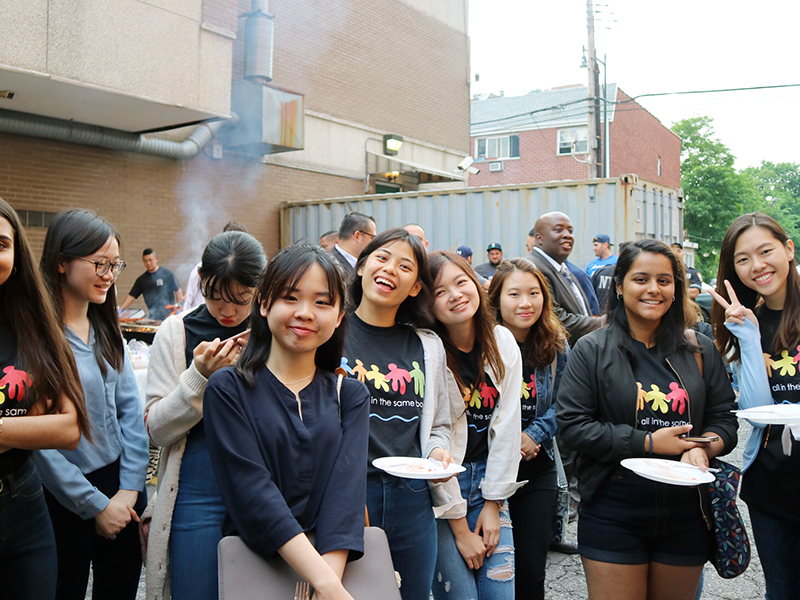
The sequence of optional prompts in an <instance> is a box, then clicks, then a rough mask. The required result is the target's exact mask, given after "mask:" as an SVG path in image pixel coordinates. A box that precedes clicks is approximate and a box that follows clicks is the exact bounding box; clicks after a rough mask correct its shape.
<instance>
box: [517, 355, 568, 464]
mask: <svg viewBox="0 0 800 600" xmlns="http://www.w3.org/2000/svg"><path fill="white" fill-rule="evenodd" d="M569 352H570V349H569V344H567V348H566V353H564V354H559V355H558V358H557V361H556V379H555V382H554V381H553V377H552V366H551V365H549V364H548V365H545V366H543V367H538V368H537V369H536V371H535V374H536V416H535V417H534V418H533V420H532V421H531V422H530V424H529V425H528V426H527V427H526V428H525V429H524V430H523V433H527V434H528V436H529V437H530V438H531V439H532V440H533V441H534V442H536V443H537V444H541V445H542V446H543V447H544V450H545V452H547V456H549V457H550V458H551V459H552V458H553V438H554V437H555V435H556V433H558V426H557V425H556V403H555V399H556V396H557V394H558V384H559V383H560V382H561V374H562V373H563V372H564V367H565V366H566V364H567V357H568V356H569Z"/></svg>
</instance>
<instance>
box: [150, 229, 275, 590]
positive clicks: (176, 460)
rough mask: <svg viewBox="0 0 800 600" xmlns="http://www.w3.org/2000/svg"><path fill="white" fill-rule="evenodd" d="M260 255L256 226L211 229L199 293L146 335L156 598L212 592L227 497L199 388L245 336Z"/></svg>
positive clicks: (152, 574) (264, 261)
mask: <svg viewBox="0 0 800 600" xmlns="http://www.w3.org/2000/svg"><path fill="white" fill-rule="evenodd" d="M266 264H267V257H266V255H265V254H264V248H263V247H262V246H261V244H260V243H259V242H258V240H256V239H255V238H254V237H253V236H251V235H249V234H247V233H243V232H240V231H230V232H227V233H221V234H220V235H217V236H214V237H213V238H212V239H211V241H210V242H209V243H208V245H207V246H206V247H205V250H204V251H203V258H202V262H201V263H200V268H199V273H200V288H201V291H202V294H203V297H204V298H205V303H204V304H201V305H200V306H198V307H197V308H196V309H195V310H192V311H190V312H188V313H181V314H178V315H173V316H171V317H169V318H167V320H166V321H164V323H162V325H161V327H159V329H158V333H157V334H156V337H155V339H154V340H153V347H152V349H151V351H150V364H149V367H148V371H147V406H146V408H145V424H146V425H147V431H148V433H149V435H150V439H151V440H152V441H153V443H155V444H157V445H159V446H162V447H163V450H162V452H161V460H160V463H159V477H158V495H157V497H156V500H155V503H153V502H151V506H150V507H148V511H147V512H146V513H145V519H147V517H149V516H150V513H151V510H150V509H152V522H151V523H150V527H149V539H148V545H147V547H148V552H147V565H146V566H147V597H148V598H151V599H153V600H162V599H163V600H169V598H170V593H171V594H172V598H173V599H174V600H183V599H192V600H194V599H197V600H206V599H207V600H212V599H216V598H217V596H218V594H219V591H218V582H217V544H218V543H219V541H220V539H222V533H221V530H220V528H221V526H222V519H223V517H224V516H225V505H224V504H223V502H222V496H220V492H219V487H218V486H217V482H216V480H215V479H214V473H213V472H212V470H211V459H210V458H209V455H208V446H207V445H206V436H205V429H204V427H203V393H204V392H205V390H206V385H207V383H208V378H209V377H211V375H212V373H214V372H215V371H218V370H219V369H221V368H222V367H227V366H230V365H231V364H233V362H234V361H235V360H236V358H237V356H238V354H239V352H240V350H241V348H242V346H243V345H244V343H245V340H246V334H245V333H244V332H245V330H246V329H247V326H248V322H249V317H250V309H251V305H252V303H253V294H254V292H255V291H256V285H257V284H258V278H259V276H260V275H261V272H262V271H263V269H264V267H265V266H266ZM237 336H238V337H237ZM145 523H146V521H145Z"/></svg>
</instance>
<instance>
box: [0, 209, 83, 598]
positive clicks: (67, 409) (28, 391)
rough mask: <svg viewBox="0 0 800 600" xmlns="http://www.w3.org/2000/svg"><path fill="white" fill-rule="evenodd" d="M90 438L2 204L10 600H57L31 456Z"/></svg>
mask: <svg viewBox="0 0 800 600" xmlns="http://www.w3.org/2000/svg"><path fill="white" fill-rule="evenodd" d="M81 433H83V434H84V435H86V436H87V437H90V432H89V425H88V421H87V417H86V408H85V404H84V398H83V391H82V390H81V387H80V382H79V381H78V373H77V370H76V368H75V362H74V361H73V359H72V353H71V351H70V349H69V346H68V344H67V341H66V339H65V338H64V334H63V332H62V330H61V327H60V326H59V324H58V320H57V319H56V316H55V311H54V309H53V306H52V304H51V301H50V298H49V295H48V293H47V292H46V290H45V287H44V283H43V281H42V278H41V275H40V272H39V269H38V267H37V266H36V264H35V263H34V261H33V257H32V255H31V250H30V245H29V244H28V239H27V237H26V235H25V230H24V228H23V227H22V224H21V222H20V220H19V217H18V216H17V213H16V212H14V209H13V208H11V206H9V205H8V204H7V203H6V202H5V201H4V200H2V199H0V515H2V519H1V520H2V527H3V530H4V531H3V535H2V539H0V581H1V582H2V583H1V584H0V585H2V590H3V592H2V593H3V596H4V597H8V598H30V599H33V600H39V599H43V600H44V599H52V598H54V597H55V593H56V568H57V565H56V543H55V538H54V536H53V527H52V525H51V523H50V516H49V515H48V511H47V505H46V504H45V501H44V496H43V495H42V485H41V481H40V479H39V475H38V474H37V472H36V468H35V467H34V466H33V462H32V461H31V460H30V456H31V450H35V449H39V448H57V449H64V450H74V449H75V448H76V447H77V446H78V442H79V441H80V438H81Z"/></svg>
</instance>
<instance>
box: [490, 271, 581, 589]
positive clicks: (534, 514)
mask: <svg viewBox="0 0 800 600" xmlns="http://www.w3.org/2000/svg"><path fill="white" fill-rule="evenodd" d="M489 305H490V308H491V310H492V311H493V312H494V314H496V315H497V321H498V322H499V323H501V324H502V325H503V326H504V327H506V328H507V329H509V330H510V331H511V333H512V334H513V335H514V339H515V340H516V342H517V345H518V346H519V349H520V351H521V353H522V393H521V396H520V403H521V406H522V415H521V416H522V445H521V453H522V461H521V462H520V463H519V473H518V475H517V481H527V482H528V483H526V484H525V485H524V486H523V487H522V489H519V490H517V492H516V493H515V494H514V495H513V496H512V497H511V498H510V499H509V501H508V506H509V508H510V512H511V521H512V523H513V524H514V547H515V561H516V566H517V572H516V575H515V577H514V584H515V588H516V598H517V600H523V599H526V598H535V599H537V600H541V599H542V598H544V578H545V565H546V563H547V550H548V546H549V543H550V534H551V530H552V523H553V520H554V519H555V513H556V501H557V495H558V481H557V475H556V464H555V461H554V456H553V437H554V436H555V434H556V430H557V428H556V402H555V399H556V394H557V393H558V385H559V383H560V381H561V374H562V372H563V371H564V367H565V366H566V364H567V356H568V354H569V345H568V344H567V331H566V330H565V329H564V327H563V326H562V325H561V322H560V321H559V320H558V317H556V315H555V313H554V312H553V308H552V303H551V300H550V289H549V288H548V287H547V280H546V279H545V278H544V275H542V273H541V272H540V271H539V270H538V269H537V268H536V267H535V266H534V264H533V263H532V262H530V261H529V260H526V259H524V258H515V259H512V260H510V261H509V260H506V261H503V262H502V263H500V266H499V267H497V271H495V274H494V277H493V278H492V285H491V287H490V288H489ZM553 367H555V368H553Z"/></svg>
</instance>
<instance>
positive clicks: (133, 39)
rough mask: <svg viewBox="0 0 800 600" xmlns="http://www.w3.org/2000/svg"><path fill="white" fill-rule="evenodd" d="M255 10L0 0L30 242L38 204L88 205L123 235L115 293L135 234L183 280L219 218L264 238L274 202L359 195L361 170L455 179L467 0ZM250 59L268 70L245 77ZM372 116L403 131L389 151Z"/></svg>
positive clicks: (3, 104)
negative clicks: (255, 55)
mask: <svg viewBox="0 0 800 600" xmlns="http://www.w3.org/2000/svg"><path fill="white" fill-rule="evenodd" d="M259 7H260V8H261V9H262V13H261V14H258V15H256V16H257V18H258V21H259V22H257V23H255V24H254V25H253V28H254V29H260V30H261V32H262V33H264V32H266V40H267V42H269V43H268V44H267V48H268V51H267V52H266V55H263V54H262V55H260V62H258V61H256V62H257V64H256V66H255V67H253V63H251V64H250V66H249V67H248V65H245V54H246V52H245V40H246V37H247V36H246V35H245V33H246V31H247V32H248V34H249V32H250V26H249V25H248V23H249V20H248V18H247V15H248V14H250V15H251V16H252V13H254V12H257V9H259ZM266 9H267V2H266V0H262V1H260V2H259V1H258V0H256V1H254V0H170V1H169V2H166V1H163V0H155V1H153V0H150V1H147V2H145V1H143V0H108V1H107V2H96V1H92V0H73V1H71V2H65V1H64V0H35V1H31V0H9V2H6V3H5V5H4V9H3V13H4V16H3V19H2V20H0V92H2V91H6V90H7V91H12V92H14V95H13V97H5V98H4V97H2V94H0V197H2V198H4V199H5V200H7V201H9V202H10V203H11V205H12V206H14V207H15V208H16V209H17V210H18V211H20V213H21V214H22V216H23V218H24V219H26V220H27V223H28V231H29V233H30V235H31V237H32V239H33V241H34V244H35V246H36V250H37V251H38V250H39V248H40V247H41V244H42V242H43V239H44V233H45V231H46V229H45V227H46V224H47V222H48V219H49V218H51V217H52V214H53V213H55V212H58V211H60V210H63V209H66V208H87V209H90V210H93V211H95V212H97V213H98V214H99V215H100V216H102V217H104V218H106V219H108V220H109V221H111V222H112V223H113V224H114V225H115V226H116V227H117V228H118V229H119V231H120V234H121V236H122V241H123V252H122V254H123V258H124V259H125V260H126V261H127V262H128V264H129V265H130V266H129V268H128V269H127V270H126V271H124V272H123V273H122V275H121V276H120V278H119V281H118V284H119V285H118V287H119V290H118V294H119V296H120V297H123V296H124V295H125V293H127V291H128V290H129V289H130V286H131V285H132V283H133V280H134V279H135V277H136V276H137V275H138V274H139V273H141V272H142V271H143V268H142V265H141V263H140V256H141V250H142V249H143V248H145V247H153V248H155V249H156V251H157V252H158V255H159V258H160V261H161V264H163V265H164V266H167V267H169V268H171V269H173V270H175V271H176V273H177V274H178V276H179V279H180V280H181V283H182V285H184V286H185V284H186V278H187V277H188V274H189V271H190V269H191V268H192V267H193V266H194V265H195V264H196V263H197V261H198V260H199V257H200V254H201V252H202V248H203V247H204V245H205V243H206V242H207V240H208V239H209V238H210V237H211V236H213V235H214V234H216V233H218V232H219V231H221V228H222V225H223V224H224V223H225V222H226V221H228V220H231V219H234V220H238V221H242V222H244V223H246V224H247V226H248V228H249V229H250V232H251V233H253V234H254V235H255V236H256V237H257V238H258V239H259V240H261V241H262V242H263V243H264V246H265V248H266V250H267V252H268V254H269V255H270V256H272V255H274V254H275V252H277V250H278V249H279V222H278V205H279V204H280V203H281V202H283V201H292V200H304V199H312V198H326V197H332V196H337V197H341V196H348V195H356V194H362V193H364V191H365V179H369V182H368V183H367V184H366V189H368V190H369V191H371V192H374V191H384V189H383V188H382V187H381V186H384V187H387V188H388V189H419V188H425V187H436V186H441V185H451V186H452V185H461V186H463V185H464V181H463V177H461V178H460V177H459V176H457V175H454V176H452V177H450V176H449V174H451V173H453V174H454V173H455V166H456V165H457V164H458V163H459V162H460V161H461V159H463V157H464V156H465V155H466V154H469V88H468V83H467V82H468V79H469V77H468V73H469V61H468V47H469V46H468V38H467V34H466V0H437V2H435V3H431V2H427V1H426V0H325V1H323V0H272V1H271V2H269V5H268V10H266ZM270 40H271V41H270ZM270 50H271V53H270ZM248 68H249V69H251V70H252V69H253V68H255V70H256V71H258V70H259V69H266V70H267V71H268V75H269V77H267V78H266V79H268V81H266V83H263V79H262V80H261V81H257V82H256V83H253V82H250V83H247V82H245V79H244V75H245V70H246V69H248ZM254 98H255V101H256V104H258V106H259V107H267V108H261V110H260V111H255V112H259V113H260V114H251V113H253V112H254V111H250V112H248V109H247V103H248V101H252V100H253V99H254ZM233 112H237V113H240V114H239V117H240V120H239V123H238V124H237V125H235V126H234V125H232V124H231V123H230V121H232V120H231V119H230V116H231V114H232V113H233ZM37 119H40V120H39V121H37ZM262 121H263V122H262ZM198 123H210V125H211V126H210V127H209V125H207V124H201V125H199V126H198V125H197V124H198ZM221 123H224V124H221ZM237 132H238V133H237ZM387 133H395V134H398V135H400V136H402V137H403V138H404V145H403V147H402V148H401V149H400V152H399V154H398V155H397V156H396V157H395V158H394V159H393V160H391V161H390V160H389V159H388V158H386V157H384V156H383V155H382V148H381V142H382V136H383V135H384V134H387ZM190 136H193V137H192V139H200V138H202V139H200V141H199V142H197V143H194V142H191V141H187V140H189V138H190ZM198 136H199V138H198ZM237 136H238V137H237ZM242 136H244V137H242ZM76 140H77V142H78V143H71V141H76ZM156 146H158V147H156ZM162 146H163V147H166V148H167V150H164V148H163V147H162ZM198 147H199V150H198ZM276 151H280V152H276ZM167 155H169V157H168V156H167ZM175 156H183V157H184V158H183V159H182V160H176V158H175ZM366 173H369V175H370V177H369V178H367V177H366V176H365V175H366ZM442 182H444V183H442ZM379 227H380V224H379ZM134 306H144V304H143V302H141V299H140V300H139V301H138V302H137V303H136V304H134Z"/></svg>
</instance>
